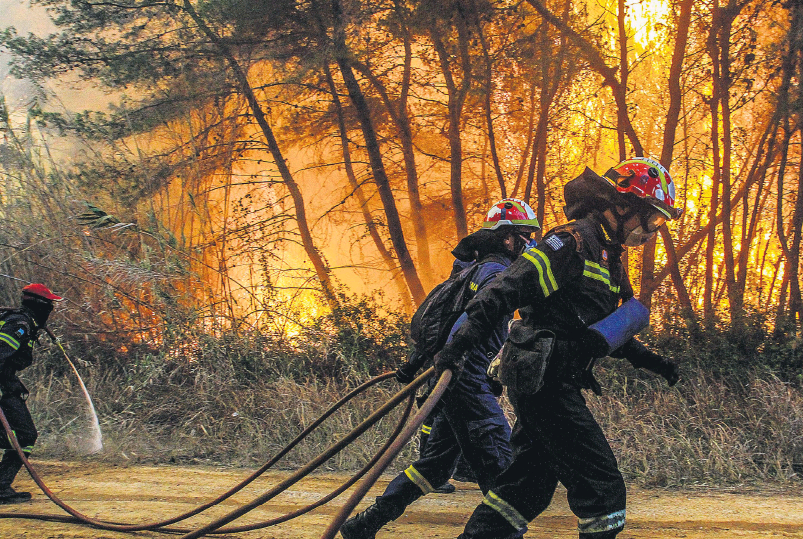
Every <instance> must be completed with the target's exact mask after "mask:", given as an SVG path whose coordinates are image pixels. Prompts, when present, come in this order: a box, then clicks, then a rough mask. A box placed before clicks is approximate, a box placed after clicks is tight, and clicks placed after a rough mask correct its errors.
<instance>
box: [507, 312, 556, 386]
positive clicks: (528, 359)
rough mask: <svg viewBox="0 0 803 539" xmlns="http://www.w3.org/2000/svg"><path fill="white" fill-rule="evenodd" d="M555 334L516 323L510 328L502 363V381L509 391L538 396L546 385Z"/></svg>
mask: <svg viewBox="0 0 803 539" xmlns="http://www.w3.org/2000/svg"><path fill="white" fill-rule="evenodd" d="M554 343H555V334H554V333H552V332H551V331H549V330H547V329H533V328H530V327H527V326H525V325H524V324H523V323H521V322H520V321H516V322H515V323H514V324H512V326H511V328H510V334H509V335H508V338H507V341H505V345H504V346H503V347H502V353H501V358H500V362H499V380H500V381H501V382H502V383H503V384H504V385H506V386H507V387H508V391H509V392H514V393H516V394H518V395H525V394H534V393H536V392H537V391H538V390H539V389H541V387H542V386H543V385H544V372H545V371H546V367H547V365H548V363H549V358H550V356H551V355H552V347H553V345H554Z"/></svg>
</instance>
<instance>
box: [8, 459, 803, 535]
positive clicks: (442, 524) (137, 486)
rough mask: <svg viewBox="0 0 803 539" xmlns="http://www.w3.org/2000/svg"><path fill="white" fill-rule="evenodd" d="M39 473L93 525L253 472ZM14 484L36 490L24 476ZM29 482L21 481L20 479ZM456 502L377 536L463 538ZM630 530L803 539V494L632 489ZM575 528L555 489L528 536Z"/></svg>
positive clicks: (181, 506) (275, 510)
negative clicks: (98, 519)
mask: <svg viewBox="0 0 803 539" xmlns="http://www.w3.org/2000/svg"><path fill="white" fill-rule="evenodd" d="M38 467H39V469H40V473H41V474H42V475H43V476H44V478H45V481H46V482H47V483H48V484H49V485H50V487H51V488H52V489H53V491H54V492H55V493H56V494H57V495H58V496H59V497H61V498H62V499H63V500H65V501H66V502H68V503H69V504H70V505H72V506H74V507H75V508H76V509H78V510H79V511H82V512H84V513H85V514H88V515H90V516H93V517H97V518H102V519H106V520H116V521H125V522H143V521H153V520H158V519H161V518H164V517H168V516H172V515H174V514H177V513H180V512H184V511H187V510H189V509H191V508H193V507H195V506H197V505H199V504H200V503H202V502H204V501H206V500H209V499H212V498H214V497H216V496H217V495H218V494H220V493H221V492H224V491H225V490H228V488H230V487H231V486H232V485H234V484H236V483H237V482H238V481H239V480H240V479H242V478H243V477H245V476H246V475H247V474H246V473H245V472H244V471H242V470H227V469H211V468H194V467H193V468H191V467H168V466H164V467H163V466H158V467H144V466H129V467H120V466H110V465H97V464H76V463H59V462H48V463H39V464H38ZM287 475H288V474H286V473H270V474H267V475H266V476H264V477H262V478H260V479H258V480H257V481H256V482H255V484H252V485H250V486H249V487H248V488H246V489H245V491H243V492H241V493H239V494H238V495H237V496H235V497H234V499H231V500H227V501H226V502H225V503H224V504H223V505H222V506H220V507H216V508H214V509H212V510H210V511H209V515H206V514H203V515H201V516H198V517H194V518H193V519H192V520H190V521H188V522H186V523H183V524H182V525H183V526H186V527H190V528H192V527H198V526H199V525H201V524H203V523H206V522H208V521H209V519H210V516H220V515H222V514H225V513H226V512H228V511H231V510H232V509H234V508H235V507H237V506H239V505H241V504H243V503H245V502H247V501H250V500H251V499H253V498H254V497H256V496H257V495H259V494H260V493H262V492H264V491H265V490H267V489H268V488H270V487H272V486H273V485H275V484H277V483H278V482H279V481H281V480H282V479H283V478H285V477H287ZM20 477H21V479H20V480H18V482H17V483H16V484H15V486H16V487H19V488H28V489H33V488H35V485H34V484H33V482H32V481H31V480H30V479H29V478H28V477H27V475H26V474H25V472H22V473H21V475H20ZM23 477H24V479H23ZM345 479H346V477H345V476H342V475H316V476H315V477H312V478H308V479H305V480H304V481H302V482H301V483H297V484H296V485H294V486H293V487H292V488H291V489H290V490H289V491H287V492H285V493H284V494H282V495H280V496H279V497H277V498H275V499H274V500H273V501H271V502H269V503H268V504H266V505H264V506H263V507H261V508H259V509H258V510H255V511H254V512H252V513H251V514H249V515H246V516H245V517H243V519H241V520H238V521H237V523H239V524H243V523H246V522H258V521H264V520H267V519H270V518H273V517H276V516H279V515H281V514H284V513H286V512H288V511H290V510H293V509H297V508H299V507H301V506H303V505H306V504H308V503H310V502H312V501H314V500H316V499H317V498H318V497H319V496H320V495H321V494H323V493H326V492H329V491H331V490H333V489H334V488H335V487H336V486H338V485H339V484H340V483H341V482H342V481H344V480H345ZM387 479H389V478H386V480H384V481H380V485H379V486H377V487H375V488H374V491H372V493H371V494H370V495H369V498H368V499H366V500H365V501H364V502H363V504H362V505H361V506H360V507H364V506H365V505H366V504H367V503H368V501H369V499H372V498H373V496H375V495H376V494H377V493H379V489H380V488H384V486H385V485H386V484H387ZM457 486H458V490H457V492H456V493H454V494H434V495H430V496H427V497H426V498H424V499H422V500H419V501H418V502H416V503H415V504H413V505H412V506H411V507H410V509H409V510H408V511H407V513H406V514H405V515H404V516H403V517H402V518H400V519H399V520H398V521H396V522H395V523H393V524H392V525H389V526H387V527H386V528H385V529H384V530H383V531H381V532H380V533H379V535H378V539H385V538H391V537H404V536H407V537H410V538H416V539H418V538H435V537H438V538H450V537H457V535H458V534H459V533H460V531H461V530H462V526H463V523H465V521H466V520H467V519H468V516H469V514H470V513H471V510H472V509H473V508H474V506H475V505H476V504H477V503H478V502H479V501H480V499H481V494H480V491H479V490H478V489H477V488H476V486H475V485H472V484H468V483H457ZM34 492H35V494H34V499H33V501H32V502H31V503H28V504H22V505H14V506H0V512H19V513H25V512H28V513H32V512H36V513H50V514H54V515H58V514H63V513H62V511H61V510H60V509H58V508H57V507H55V506H54V505H53V504H52V503H50V501H49V500H47V499H46V498H45V497H44V495H43V494H41V492H36V491H34ZM345 499H346V495H341V496H340V497H339V498H337V499H336V500H334V501H333V502H331V503H330V504H329V505H327V506H324V507H323V508H320V509H318V510H316V511H315V512H313V513H311V514H309V515H305V516H304V517H301V518H300V519H297V520H295V521H291V522H289V523H285V524H281V525H278V526H274V527H271V528H266V529H264V530H261V531H253V532H248V533H241V534H237V535H233V534H230V535H224V537H238V538H240V539H252V538H257V537H260V538H277V539H312V538H317V537H320V536H321V533H322V532H323V530H324V529H325V528H326V526H327V524H328V522H329V521H330V519H331V517H332V515H333V514H334V512H335V511H336V510H337V508H339V507H340V506H342V504H343V503H344V501H345ZM627 511H628V518H627V528H626V529H625V531H624V532H623V533H621V534H620V535H619V539H636V538H638V539H642V538H643V539H646V538H650V539H669V538H676V537H685V538H689V539H726V538H727V539H732V538H734V537H737V538H747V539H768V538H775V537H778V538H780V537H800V538H803V492H801V491H796V492H788V493H779V492H759V493H755V492H754V493H734V492H726V491H705V492H703V491H680V492H679V491H665V490H655V491H653V490H640V489H635V488H631V489H630V491H629V501H628V510H627ZM575 527H576V520H575V518H574V516H572V514H571V511H570V510H569V507H568V505H567V503H566V496H565V492H564V491H562V490H559V491H558V492H557V494H556V496H555V499H554V501H553V503H552V506H551V507H550V508H549V509H548V510H547V511H546V512H545V513H544V514H543V515H541V516H540V517H539V518H538V519H536V520H535V521H534V522H533V523H532V524H531V526H530V531H529V532H528V534H527V537H531V538H539V539H542V538H550V539H551V538H561V539H563V538H576V537H577V532H576V531H575ZM123 537H126V538H130V537H140V538H151V537H170V536H168V535H164V534H161V533H156V532H138V533H136V534H134V535H130V534H123V533H117V532H107V531H100V530H94V529H90V528H85V527H81V526H77V525H73V524H65V523H55V522H41V521H34V520H21V519H2V520H0V538H3V539H19V538H26V539H29V538H31V539H32V538H36V539H56V538H58V539H73V538H92V539H100V538H103V539H112V538H114V539H117V538H123Z"/></svg>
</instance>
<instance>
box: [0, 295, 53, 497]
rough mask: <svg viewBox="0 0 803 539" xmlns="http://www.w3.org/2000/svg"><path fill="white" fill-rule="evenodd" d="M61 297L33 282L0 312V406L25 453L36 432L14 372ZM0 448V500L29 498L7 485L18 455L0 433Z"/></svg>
mask: <svg viewBox="0 0 803 539" xmlns="http://www.w3.org/2000/svg"><path fill="white" fill-rule="evenodd" d="M61 299H62V298H61V297H59V296H57V295H56V294H54V293H53V292H51V291H50V290H49V289H48V288H47V287H46V286H45V285H43V284H40V283H34V284H30V285H28V286H26V287H24V288H23V289H22V304H21V306H20V308H19V309H10V310H6V311H5V312H4V313H2V314H0V394H1V396H0V408H2V410H3V413H4V414H5V416H6V419H8V422H9V424H10V425H11V428H12V430H13V431H14V434H15V435H16V437H17V441H18V442H19V444H20V446H21V447H22V449H23V451H24V452H25V454H26V455H29V454H30V452H31V451H32V450H33V445H34V443H35V442H36V438H37V437H38V433H37V432H36V427H35V426H34V424H33V419H32V418H31V414H30V412H29V411H28V407H27V405H26V404H25V400H26V399H27V398H28V390H27V388H26V387H25V385H24V384H23V383H22V381H21V380H20V379H19V377H18V376H17V372H19V371H21V370H23V369H25V368H27V367H29V366H30V365H31V363H32V362H33V345H34V343H35V342H36V339H37V337H38V333H39V330H41V329H42V328H44V327H45V324H46V323H47V319H48V317H49V316H50V313H51V312H52V311H53V305H54V303H53V302H55V301H61ZM0 449H4V450H5V453H4V454H3V458H2V460H0V504H8V503H19V502H24V501H27V500H30V499H31V494H30V493H29V492H17V491H16V490H14V489H13V488H11V483H12V482H13V481H14V478H15V477H16V476H17V472H19V470H20V468H21V467H22V459H21V458H20V457H19V455H18V454H17V452H16V451H15V450H14V448H13V447H12V445H11V442H10V441H9V439H8V437H7V436H5V435H3V436H0Z"/></svg>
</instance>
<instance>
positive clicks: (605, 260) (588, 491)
mask: <svg viewBox="0 0 803 539" xmlns="http://www.w3.org/2000/svg"><path fill="white" fill-rule="evenodd" d="M564 198H565V202H566V206H565V208H564V212H565V213H566V216H567V217H568V218H569V219H573V221H571V222H569V223H568V224H566V225H562V226H558V227H556V228H554V229H552V230H551V231H550V232H548V233H547V234H546V235H545V236H544V238H543V240H542V241H541V242H540V243H539V244H538V246H536V247H534V248H530V249H527V250H526V251H525V252H524V253H523V255H522V256H521V257H519V258H518V259H517V260H516V261H515V262H513V264H511V266H510V267H509V268H507V269H506V270H505V271H504V272H502V273H501V274H500V275H498V276H497V278H496V279H495V280H494V282H493V283H492V284H490V285H489V286H487V287H485V288H484V289H483V290H482V291H480V292H479V293H478V294H477V296H475V297H474V299H473V300H472V301H471V302H469V304H468V305H467V307H466V314H467V320H466V321H465V323H463V324H462V326H461V327H460V329H459V330H458V331H457V332H456V333H455V335H454V336H453V338H452V340H451V341H450V343H449V344H447V345H446V346H445V347H444V348H443V350H441V352H440V353H439V354H438V355H437V356H436V358H435V366H436V372H438V373H440V372H443V371H444V370H445V369H451V370H452V371H453V372H454V373H455V375H458V374H459V373H460V371H461V370H462V368H463V354H464V352H465V350H468V349H471V347H473V346H475V343H477V342H481V340H482V339H484V338H485V336H486V335H487V333H488V329H487V328H489V327H492V326H493V325H494V324H496V323H497V321H498V320H500V319H502V318H503V317H505V316H506V314H507V313H510V312H512V311H514V310H515V309H518V310H519V312H520V314H521V315H522V321H521V324H520V327H519V328H517V329H513V330H511V333H510V337H509V340H508V342H507V343H506V344H505V349H503V352H502V356H501V357H502V365H501V366H500V371H502V370H504V368H505V367H506V365H505V363H504V362H505V357H506V355H505V354H506V352H505V350H506V349H507V348H508V346H509V345H510V346H513V345H514V344H516V343H529V344H528V345H527V346H525V345H524V344H522V345H521V346H522V348H521V350H523V352H521V354H519V355H518V356H515V355H513V356H511V357H513V359H511V360H510V361H511V362H512V361H514V360H520V361H519V362H518V363H509V364H508V365H507V369H508V371H507V372H508V373H511V372H513V373H514V374H515V375H513V374H508V379H509V380H513V381H515V382H516V383H515V384H512V383H508V386H507V390H508V397H509V398H510V401H511V403H512V404H513V406H514V409H515V412H516V417H517V424H516V426H515V427H514V429H513V432H514V434H513V438H512V440H511V442H512V444H513V449H514V454H515V457H514V460H513V462H512V463H511V464H510V466H509V467H508V468H507V469H506V470H505V471H504V472H503V473H502V474H501V475H500V476H499V477H498V478H497V480H496V483H495V484H494V485H493V486H492V488H491V489H490V490H488V491H487V492H486V493H485V498H484V499H483V501H482V503H481V504H480V505H479V506H478V507H477V508H476V509H475V510H474V513H473V514H472V516H471V518H470V519H469V521H468V523H467V524H466V527H465V530H464V533H463V534H462V535H461V537H462V538H464V539H477V538H482V539H502V538H504V539H509V538H515V537H520V536H521V535H523V534H524V532H525V531H526V529H527V524H528V523H529V522H530V521H531V520H532V519H534V518H535V517H536V516H537V515H538V514H540V513H541V512H542V511H544V510H545V509H546V508H547V507H548V506H549V503H550V501H551V499H552V495H553V494H554V491H555V488H556V486H557V484H558V482H559V481H560V482H561V483H563V485H564V486H565V487H566V489H567V491H568V500H569V505H570V507H571V509H572V511H573V512H574V513H575V514H576V515H577V517H578V533H579V537H580V538H581V539H611V538H613V537H615V536H616V535H617V534H618V533H619V532H620V531H621V530H622V529H623V527H624V523H625V483H624V480H623V478H622V475H621V473H620V472H619V469H618V465H617V462H616V458H615V457H614V454H613V452H612V451H611V448H610V446H609V444H608V442H607V440H606V438H605V435H604V433H603V432H602V429H601V428H600V427H599V425H598V424H597V422H596V420H595V419H594V417H593V416H592V414H591V412H590V411H589V409H588V408H587V406H586V403H585V400H584V398H583V396H582V393H581V389H593V390H595V391H596V392H599V390H600V388H599V384H597V382H596V381H595V380H594V377H593V373H592V368H593V365H594V362H595V360H596V358H598V357H603V356H605V355H611V356H614V357H621V358H626V359H628V360H629V361H630V362H631V363H632V364H633V365H634V366H636V367H644V368H646V369H648V370H651V371H653V372H656V373H658V374H660V375H662V376H663V377H664V378H666V380H667V381H668V382H669V384H670V385H674V384H675V383H676V382H677V381H678V368H677V366H676V365H675V364H674V363H672V362H671V361H668V360H666V359H664V358H663V357H661V356H660V355H659V354H657V353H655V352H652V351H650V350H649V349H648V348H647V347H646V346H645V345H644V344H642V343H641V342H640V341H638V340H637V339H636V338H635V337H634V336H633V335H634V333H635V332H630V333H625V334H624V335H623V336H620V337H621V339H620V340H619V341H618V342H619V343H621V344H617V345H616V348H615V349H611V348H606V347H605V346H600V344H599V339H597V338H591V336H599V334H598V333H596V332H595V331H593V328H594V327H595V326H597V325H598V324H600V323H602V322H606V321H609V320H611V319H616V316H617V313H618V312H619V311H620V310H621V309H624V304H625V303H628V304H630V303H632V302H636V303H637V300H635V299H633V291H632V288H631V285H630V281H629V279H628V276H627V273H626V270H625V268H624V267H623V265H622V263H621V255H622V252H623V248H624V246H637V245H642V244H644V243H645V242H646V241H647V240H649V239H650V238H651V237H653V236H654V235H655V233H656V231H657V230H658V228H659V227H660V226H661V225H663V224H664V222H666V221H668V220H670V219H675V218H677V217H679V216H680V213H681V212H680V210H679V209H677V208H676V206H675V188H674V183H673V182H672V178H671V176H670V175H669V172H668V171H667V170H666V168H664V167H663V166H661V164H660V163H658V162H656V161H654V160H652V159H647V158H643V157H637V158H635V159H630V160H627V161H624V162H622V163H620V164H619V165H617V166H616V167H614V168H613V169H611V170H609V171H608V172H607V173H606V174H605V175H604V176H599V175H598V174H596V173H594V172H593V171H591V170H590V169H588V168H586V169H585V171H584V172H583V174H581V175H580V176H579V177H578V178H575V179H574V180H572V181H570V182H569V183H567V184H566V186H565V187H564ZM628 300H629V301H628ZM620 303H621V304H622V305H621V306H620ZM639 305H640V304H639ZM641 307H642V309H644V308H643V306H641ZM644 313H645V315H644V316H645V317H646V319H647V321H648V318H649V317H648V312H647V311H646V309H644ZM645 323H646V322H645ZM589 327H591V329H589ZM636 331H637V330H636ZM514 333H515V334H516V336H517V339H518V340H517V341H516V343H513V344H511V341H513V340H514ZM520 334H521V335H520ZM522 335H524V337H522ZM528 339H529V340H528ZM527 354H529V355H527ZM526 358H535V359H532V360H530V359H528V360H527V361H531V363H527V362H526V361H525V359H526ZM532 365H538V366H540V367H541V369H542V370H538V369H533V368H530V367H531V366H532ZM458 381H459V377H458Z"/></svg>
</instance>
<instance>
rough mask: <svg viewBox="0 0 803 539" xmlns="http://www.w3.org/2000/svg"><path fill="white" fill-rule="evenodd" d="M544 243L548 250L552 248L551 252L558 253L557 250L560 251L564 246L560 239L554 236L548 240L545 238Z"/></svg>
mask: <svg viewBox="0 0 803 539" xmlns="http://www.w3.org/2000/svg"><path fill="white" fill-rule="evenodd" d="M544 243H546V244H547V245H548V246H549V247H550V248H552V250H553V251H558V250H560V249H562V248H563V247H564V245H565V244H564V243H563V242H562V241H561V239H560V238H559V237H557V236H556V235H553V236H549V237H548V238H546V239H545V240H544Z"/></svg>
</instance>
